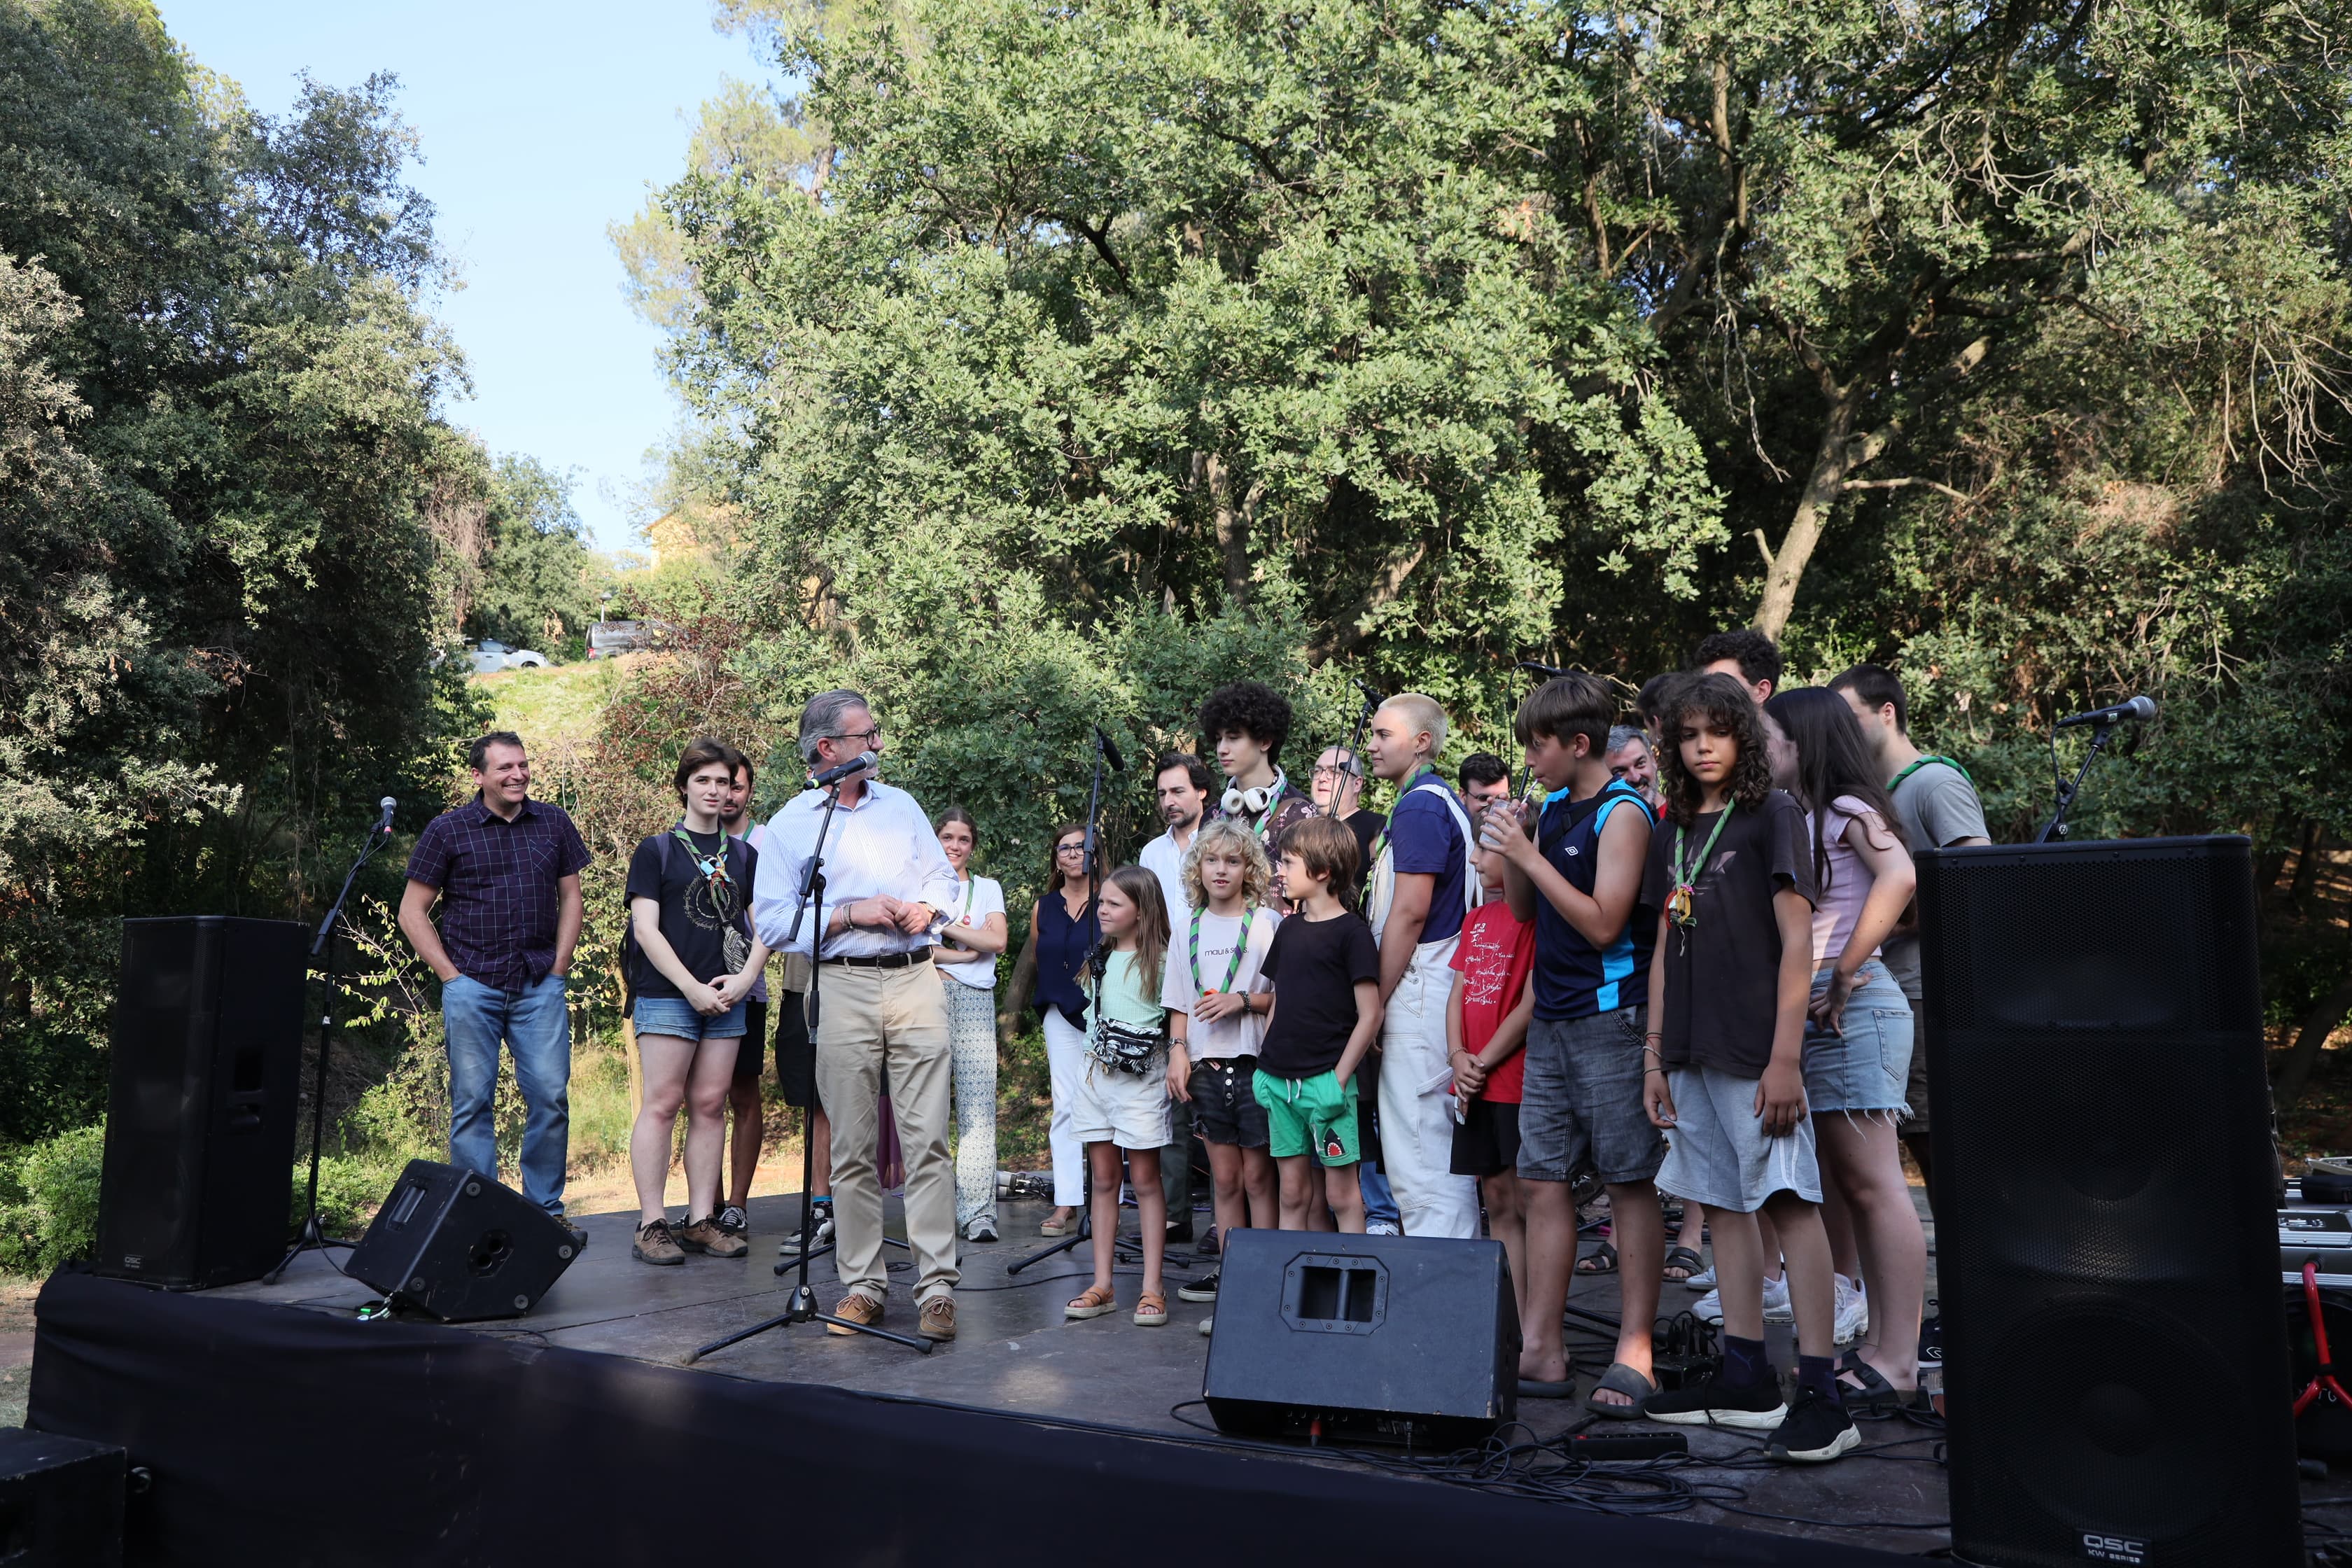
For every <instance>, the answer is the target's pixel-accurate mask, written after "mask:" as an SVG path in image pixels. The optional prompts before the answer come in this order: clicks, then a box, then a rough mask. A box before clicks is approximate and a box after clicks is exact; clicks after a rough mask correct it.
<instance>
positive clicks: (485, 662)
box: [466, 637, 547, 675]
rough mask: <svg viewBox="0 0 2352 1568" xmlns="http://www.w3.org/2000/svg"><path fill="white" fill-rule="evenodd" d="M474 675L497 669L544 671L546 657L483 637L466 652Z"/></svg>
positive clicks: (533, 650) (527, 649)
mask: <svg viewBox="0 0 2352 1568" xmlns="http://www.w3.org/2000/svg"><path fill="white" fill-rule="evenodd" d="M466 657H467V658H469V659H471V660H472V661H473V665H474V673H475V674H476V675H488V674H489V673H490V672H491V671H492V670H497V669H545V668H547V656H546V655H545V654H543V653H540V652H538V651H536V650H535V649H532V648H527V647H507V645H506V644H504V643H502V642H500V641H499V640H498V639H497V638H496V637H484V638H483V639H482V640H481V641H480V642H478V643H476V644H474V645H473V646H472V647H468V648H467V650H466Z"/></svg>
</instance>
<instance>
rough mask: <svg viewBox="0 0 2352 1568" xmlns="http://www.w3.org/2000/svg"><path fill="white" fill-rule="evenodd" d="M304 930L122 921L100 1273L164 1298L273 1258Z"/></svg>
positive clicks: (290, 1130)
mask: <svg viewBox="0 0 2352 1568" xmlns="http://www.w3.org/2000/svg"><path fill="white" fill-rule="evenodd" d="M309 934H310V933H309V932H308V931H304V930H303V928H302V927H300V926H299V925H297V924H295V923H294V922H293V921H253V920H239V919H234V918H231V917H228V916H224V915H182V916H173V917H170V918H167V919H160V920H130V921H123V922H122V975H121V985H120V988H119V989H118V991H117V993H116V997H115V1004H114V1035H113V1063H112V1067H113V1079H112V1083H111V1086H110V1092H109V1095H108V1098H107V1111H106V1164H105V1168H104V1173H103V1174H102V1175H101V1177H100V1183H99V1208H98V1253H99V1257H98V1271H99V1272H100V1273H101V1274H109V1275H112V1276H114V1277H115V1278H117V1279H136V1280H140V1281H142V1283H145V1284H150V1285H162V1286H166V1287H169V1288H171V1289H195V1288H199V1287H203V1286H207V1285H231V1284H235V1283H236V1282H237V1281H238V1280H242V1279H259V1278H260V1277H261V1276H262V1275H263V1274H264V1273H266V1272H267V1271H268V1269H269V1268H271V1267H272V1266H273V1265H274V1264H276V1263H277V1261H278V1258H279V1257H280V1256H281V1255H282V1254H283V1253H284V1251H285V1249H286V1237H287V1231H288V1226H289V1213H290V1211H291V1209H292V1207H293V1202H292V1194H293V1180H294V1100H295V1096H296V1093H297V1080H298V1079H299V1076H300V1072H301V1059H300V1058H301V1047H302V984H303V977H304V973H305V968H304V966H305V955H306V948H305V942H306V940H307V939H308V937H309Z"/></svg>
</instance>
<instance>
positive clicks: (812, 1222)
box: [686, 780, 931, 1366]
mask: <svg viewBox="0 0 2352 1568" xmlns="http://www.w3.org/2000/svg"><path fill="white" fill-rule="evenodd" d="M846 782H847V781H846V780H836V781H835V783H833V784H831V785H829V786H828V787H827V788H826V790H825V792H824V816H823V817H821V818H819V819H818V822H817V827H816V847H815V848H814V849H813V850H811V851H810V852H809V862H808V869H807V870H806V871H805V872H803V875H802V877H801V891H800V901H799V906H798V907H797V908H796V909H794V910H793V926H792V930H791V931H787V932H786V933H785V935H784V946H785V947H786V948H787V949H789V948H791V947H793V946H794V945H795V944H797V943H798V942H799V941H800V937H801V918H802V917H803V915H805V914H807V913H808V910H809V906H810V904H811V903H814V904H815V906H816V934H815V935H814V937H812V938H811V939H810V941H809V989H808V1030H809V1055H810V1058H811V1061H812V1065H811V1067H810V1069H809V1077H810V1083H809V1094H808V1099H809V1104H807V1105H804V1106H803V1107H802V1108H801V1237H800V1239H801V1257H800V1270H801V1279H800V1283H799V1284H797V1285H795V1286H793V1293H792V1297H791V1300H790V1301H789V1302H788V1303H787V1304H786V1306H785V1308H784V1310H782V1311H781V1312H779V1313H777V1314H776V1315H775V1316H774V1317H772V1318H770V1319H768V1320H767V1321H765V1322H761V1323H754V1324H752V1325H751V1327H750V1328H748V1329H741V1330H738V1331H736V1332H734V1333H731V1334H729V1335H728V1336H727V1337H726V1338H724V1339H717V1340H713V1341H711V1342H709V1344H707V1345H701V1346H698V1347H697V1348H696V1349H695V1350H693V1351H691V1352H688V1355H687V1358H686V1364H687V1365H688V1366H692V1365H693V1364H694V1363H696V1362H698V1361H700V1360H701V1359H702V1358H703V1357H704V1356H707V1355H709V1354H710V1353H711V1352H713V1351H723V1350H725V1349H726V1348H727V1347H728V1346H729V1345H731V1344H740V1343H741V1342H743V1341H745V1340H748V1339H750V1338H751V1337H752V1336H753V1335H754V1334H764V1333H766V1332H767V1331H769V1330H770V1329H780V1328H782V1327H784V1326H785V1325H786V1324H788V1323H824V1324H825V1325H826V1326H827V1327H829V1328H840V1329H847V1330H849V1331H852V1332H855V1333H860V1334H871V1335H873V1336H874V1337H875V1338H876V1339H877V1340H888V1341H890V1342H893V1343H894V1344H902V1345H905V1346H907V1347H908V1349H910V1350H919V1351H920V1352H923V1353H924V1354H925V1355H929V1354H930V1353H931V1342H930V1341H929V1340H923V1339H917V1338H916V1337H915V1336H914V1335H912V1334H901V1333H895V1332H893V1331H890V1330H888V1329H882V1328H877V1327H875V1326H874V1325H873V1324H872V1323H853V1322H851V1321H849V1320H848V1319H846V1318H837V1317H835V1316H834V1315H833V1314H832V1313H830V1312H820V1311H818V1310H816V1292H815V1291H814V1290H813V1289H810V1288H809V1274H808V1271H809V1259H810V1258H811V1257H812V1256H813V1248H812V1247H811V1244H812V1243H813V1242H814V1240H815V1239H816V1205H814V1204H813V1203H811V1202H810V1201H809V1194H811V1193H812V1192H814V1190H815V1188H816V1141H815V1139H814V1137H813V1136H811V1134H812V1132H813V1131H814V1118H815V1115H816V1111H815V1101H816V1083H815V1077H816V1069H815V1067H814V1058H815V1055H816V1029H817V1018H818V1013H819V1008H818V992H819V988H820V984H821V982H822V977H823V975H824V964H823V963H819V962H818V959H819V958H820V957H821V956H822V950H823V949H824V841H825V837H826V835H828V834H830V833H831V832H832V831H833V814H834V812H835V810H836V809H838V808H839V806H840V805H841V786H842V784H845V783H846ZM787 994H789V993H787ZM836 1223H837V1222H836ZM837 1235H838V1233H837V1232H836V1237H837ZM884 1239H886V1240H887V1239H888V1238H887V1237H885V1238H884ZM824 1250H826V1251H831V1250H833V1249H832V1248H831V1247H827V1248H825V1249H824ZM791 1267H793V1265H792V1264H791V1263H790V1262H789V1261H787V1262H782V1263H779V1264H777V1265H776V1272H777V1273H778V1274H782V1273H783V1272H784V1271H785V1270H786V1269H787V1268H791Z"/></svg>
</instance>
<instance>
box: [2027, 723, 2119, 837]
mask: <svg viewBox="0 0 2352 1568" xmlns="http://www.w3.org/2000/svg"><path fill="white" fill-rule="evenodd" d="M2115 731H2116V727H2115V726H2114V725H2113V724H2101V725H2099V726H2098V727H2097V728H2096V729H2095V730H2093V731H2091V749H2090V750H2089V751H2087V752H2084V753H2083V765H2082V766H2081V767H2079V768H2076V769H2075V770H2074V778H2073V779H2071V780H2070V779H2067V778H2065V777H2063V775H2059V774H2058V772H2057V768H2056V765H2055V764H2056V763H2057V760H2058V732H2057V731H2055V730H2053V731H2051V732H2050V760H2051V763H2052V764H2053V765H2052V768H2051V773H2052V774H2053V777H2055V778H2056V779H2057V784H2058V808H2057V809H2056V810H2055V811H2053V812H2052V813H2051V814H2050V820H2049V821H2047V822H2045V823H2043V824H2042V826H2041V828H2040V829H2039V830H2038V831H2037V832H2035V834H2034V835H2033V842H2034V843H2036V844H2063V843H2064V842H2065V841H2066V813H2067V812H2069V811H2070V810H2072V809H2074V796H2075V795H2076V793H2077V792H2078V791H2080V790H2081V789H2082V787H2083V775H2084V773H2089V772H2090V771H2091V763H2093V762H2094V761H2095V760H2096V758H2097V757H2098V754H2099V753H2100V752H2102V751H2105V749H2106V744H2107V737H2108V736H2110V735H2112V734H2114V733H2115Z"/></svg>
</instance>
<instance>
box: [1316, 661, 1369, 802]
mask: <svg viewBox="0 0 2352 1568" xmlns="http://www.w3.org/2000/svg"><path fill="white" fill-rule="evenodd" d="M1357 689H1359V690H1362V689H1363V685H1362V682H1360V681H1359V682H1358V683H1357ZM1380 710H1381V705H1380V704H1379V703H1377V702H1375V701H1373V700H1372V694H1371V693H1370V691H1364V706H1363V708H1362V710H1360V711H1359V712H1358V713H1357V715H1356V727H1355V729H1354V730H1352V731H1349V735H1348V749H1347V750H1346V751H1344V752H1340V753H1339V766H1340V768H1341V769H1342V770H1345V769H1349V768H1360V767H1361V766H1362V763H1360V761H1359V759H1360V758H1361V757H1362V755H1363V753H1362V752H1360V751H1358V750H1357V749H1356V748H1357V747H1358V746H1360V745H1361V744H1362V743H1363V740H1364V726H1365V725H1367V724H1369V723H1370V722H1371V721H1372V715H1373V714H1375V713H1377V712H1379V711H1380ZM1358 776H1359V777H1360V776H1361V775H1360V774H1359V775H1358ZM1347 787H1348V775H1347V773H1345V772H1344V771H1343V772H1342V773H1341V774H1340V776H1339V780H1338V781H1337V782H1336V783H1334V784H1332V786H1331V798H1330V799H1329V800H1328V801H1326V802H1325V803H1324V805H1323V815H1324V816H1339V796H1340V794H1341V793H1342V792H1343V791H1345V790H1346V789H1347ZM1356 798H1357V800H1358V802H1359V803H1361V801H1362V799H1363V791H1362V788H1361V786H1359V787H1358V789H1357V793H1356Z"/></svg>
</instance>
